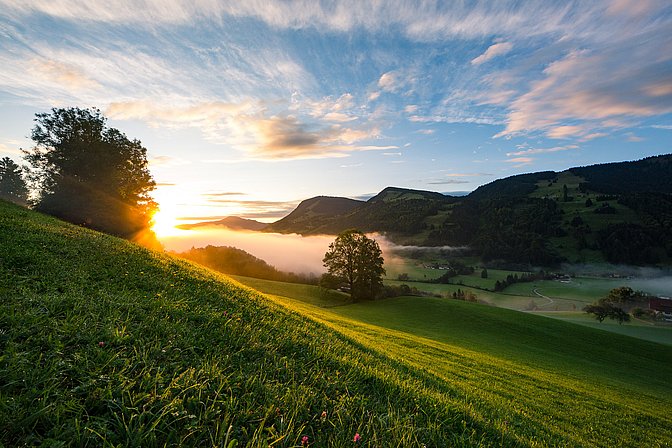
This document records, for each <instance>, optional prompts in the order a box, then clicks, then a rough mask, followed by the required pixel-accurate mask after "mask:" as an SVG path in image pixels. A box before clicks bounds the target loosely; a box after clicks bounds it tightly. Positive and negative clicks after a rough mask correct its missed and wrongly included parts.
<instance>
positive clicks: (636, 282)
mask: <svg viewBox="0 0 672 448" xmlns="http://www.w3.org/2000/svg"><path fill="white" fill-rule="evenodd" d="M562 271H564V272H572V273H575V274H577V275H588V276H596V277H612V276H613V277H617V278H620V281H619V280H616V279H615V280H614V281H615V282H617V283H620V284H622V285H623V286H630V287H631V288H632V289H634V290H636V291H644V292H647V293H649V294H655V295H660V296H664V297H672V269H671V268H662V269H661V268H656V267H644V266H628V265H593V264H574V265H569V264H565V265H563V266H562Z"/></svg>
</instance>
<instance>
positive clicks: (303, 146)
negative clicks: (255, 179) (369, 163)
mask: <svg viewBox="0 0 672 448" xmlns="http://www.w3.org/2000/svg"><path fill="white" fill-rule="evenodd" d="M343 103H344V100H343V99H341V101H340V102H336V104H337V105H338V104H340V105H341V106H334V104H332V105H331V106H329V107H327V106H320V107H324V108H323V109H321V110H318V106H316V105H315V104H317V103H314V104H313V105H312V106H313V107H312V108H311V114H312V115H313V117H304V118H300V117H299V116H296V115H293V114H289V113H287V112H285V113H282V110H280V113H277V114H274V113H272V112H271V111H269V110H268V108H267V106H266V105H265V104H262V103H259V102H257V103H252V102H245V103H240V104H232V103H222V102H209V103H201V104H195V105H188V106H183V107H176V106H159V105H157V104H152V103H149V102H125V103H113V104H111V105H110V107H109V108H108V109H107V113H108V114H109V116H110V117H112V118H116V119H141V120H146V121H148V122H150V123H155V124H161V123H162V124H164V125H173V126H190V127H199V128H201V129H203V130H204V132H205V133H206V135H207V136H208V138H209V139H211V140H213V141H219V142H226V143H227V144H230V145H232V146H233V147H235V148H237V149H239V150H241V151H244V152H245V153H246V154H247V155H248V156H249V157H251V158H256V159H306V158H324V157H344V156H346V155H347V153H348V152H352V151H372V150H386V149H393V148H396V146H389V145H384V146H376V145H362V144H360V142H362V141H364V140H367V139H375V138H377V137H378V135H379V131H378V129H376V128H371V127H369V128H365V127H362V128H353V127H347V126H343V125H342V124H341V123H334V122H332V120H330V119H329V116H328V115H329V114H330V113H333V112H327V113H326V114H323V113H322V112H324V111H325V110H342V109H343V108H344V107H345V106H344V105H343ZM288 109H290V108H289V107H286V108H285V110H286V111H287V110H288ZM293 109H296V108H295V107H294V108H293ZM320 115H321V117H320ZM315 116H317V117H318V118H315ZM306 118H310V119H306Z"/></svg>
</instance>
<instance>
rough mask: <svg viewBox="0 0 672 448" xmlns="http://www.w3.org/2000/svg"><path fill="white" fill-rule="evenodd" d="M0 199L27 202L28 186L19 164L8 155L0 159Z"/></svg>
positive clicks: (19, 202)
mask: <svg viewBox="0 0 672 448" xmlns="http://www.w3.org/2000/svg"><path fill="white" fill-rule="evenodd" d="M0 199H4V200H5V201H9V202H14V203H15V204H19V205H27V204H28V187H27V186H26V181H25V180H24V179H23V175H22V171H21V168H20V167H19V165H17V164H16V162H14V161H13V160H12V159H10V158H9V157H4V158H2V159H0Z"/></svg>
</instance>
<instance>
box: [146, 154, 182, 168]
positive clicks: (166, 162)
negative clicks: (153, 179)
mask: <svg viewBox="0 0 672 448" xmlns="http://www.w3.org/2000/svg"><path fill="white" fill-rule="evenodd" d="M149 164H150V165H151V166H152V167H154V168H156V167H165V166H182V165H189V164H191V161H189V160H186V159H183V158H181V157H172V156H155V157H152V158H150V159H149Z"/></svg>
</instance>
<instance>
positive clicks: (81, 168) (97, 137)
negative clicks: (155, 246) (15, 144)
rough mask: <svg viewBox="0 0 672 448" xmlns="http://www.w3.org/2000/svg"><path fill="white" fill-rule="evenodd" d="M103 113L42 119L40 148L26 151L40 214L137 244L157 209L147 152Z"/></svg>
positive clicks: (35, 134) (72, 112)
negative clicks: (136, 241) (135, 239)
mask: <svg viewBox="0 0 672 448" xmlns="http://www.w3.org/2000/svg"><path fill="white" fill-rule="evenodd" d="M106 121H107V119H106V118H105V117H104V116H103V115H102V114H101V112H100V111H99V110H97V109H80V108H66V109H52V110H51V113H42V114H36V118H35V122H36V125H35V127H34V128H33V130H32V135H31V137H32V139H33V141H34V142H35V147H34V148H32V149H31V150H26V151H24V153H25V156H24V157H25V159H26V161H28V163H30V165H31V166H32V170H31V179H32V181H33V182H34V185H35V187H36V189H37V191H38V199H37V202H36V209H37V210H39V211H42V212H45V213H49V214H51V215H54V216H57V217H59V218H62V219H64V220H66V221H70V222H72V223H75V224H80V225H84V226H87V227H91V228H93V229H96V230H101V231H103V232H107V233H111V234H113V235H118V236H121V237H124V238H129V239H132V238H134V237H136V236H137V235H139V234H141V233H143V232H145V231H147V230H148V229H149V226H150V221H151V218H152V215H153V213H154V212H155V211H156V203H155V202H153V201H152V199H151V197H150V196H149V193H150V192H151V191H152V190H153V189H154V188H155V183H154V180H153V179H152V176H151V174H150V172H149V169H148V164H147V150H146V149H145V148H144V147H143V146H142V144H141V143H140V141H139V140H129V139H128V138H127V137H126V135H124V134H123V133H122V132H120V131H119V130H117V129H115V128H110V127H108V126H107V124H106Z"/></svg>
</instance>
